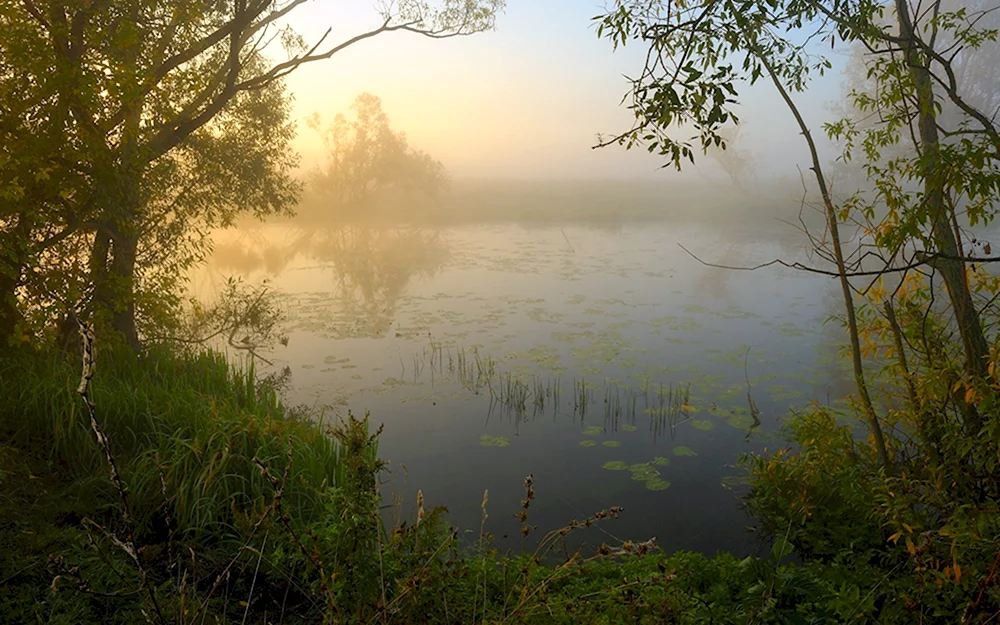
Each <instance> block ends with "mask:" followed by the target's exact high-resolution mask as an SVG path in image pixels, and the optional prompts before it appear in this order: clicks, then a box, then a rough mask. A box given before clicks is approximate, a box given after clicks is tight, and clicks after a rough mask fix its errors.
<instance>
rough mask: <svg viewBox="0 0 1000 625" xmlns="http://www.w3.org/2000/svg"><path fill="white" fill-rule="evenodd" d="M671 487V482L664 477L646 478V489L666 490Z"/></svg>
mask: <svg viewBox="0 0 1000 625" xmlns="http://www.w3.org/2000/svg"><path fill="white" fill-rule="evenodd" d="M668 488H670V482H668V481H667V480H665V479H663V478H659V477H654V478H653V479H651V480H646V490H666V489H668Z"/></svg>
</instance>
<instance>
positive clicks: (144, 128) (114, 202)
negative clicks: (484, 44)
mask: <svg viewBox="0 0 1000 625" xmlns="http://www.w3.org/2000/svg"><path fill="white" fill-rule="evenodd" d="M304 3H305V0H286V1H283V2H282V1H274V0H223V1H222V2H215V1H211V2H210V1H208V0H180V1H177V0H171V1H170V2H167V1H166V0H122V1H116V2H110V0H93V1H90V2H82V3H67V2H64V1H63V0H47V1H42V0H3V2H2V3H0V42H3V43H2V44H0V45H2V46H3V48H2V50H0V51H2V55H0V57H2V60H0V63H2V65H0V71H2V74H0V75H2V76H3V80H4V86H3V87H2V88H0V93H3V94H4V95H8V96H10V97H11V98H13V97H14V95H15V92H16V90H15V82H19V83H20V85H21V87H23V90H22V91H21V95H22V98H23V99H24V100H25V104H24V105H23V106H15V107H13V108H14V109H15V110H14V112H12V113H11V114H4V115H3V117H2V120H0V128H3V129H4V132H5V133H7V134H9V135H11V136H19V137H23V138H25V139H28V138H30V137H31V136H32V135H33V134H35V132H36V130H34V127H35V126H37V127H38V128H39V129H40V130H41V131H42V133H48V134H51V135H52V139H53V142H52V145H55V146H58V148H55V149H53V150H52V151H47V152H46V153H45V155H44V157H43V158H44V159H45V160H46V161H47V163H48V164H49V165H50V167H49V169H51V170H52V171H55V172H59V174H58V178H69V177H71V174H72V175H74V176H78V177H80V179H81V183H80V184H77V185H75V186H73V187H71V188H66V189H64V188H59V187H58V186H56V185H55V184H53V185H51V186H50V187H48V189H55V192H54V197H53V198H52V200H51V202H48V203H46V205H45V206H44V208H43V209H42V211H41V212H40V213H38V212H36V211H35V210H34V209H30V211H29V210H28V209H24V207H25V206H28V205H29V204H31V205H35V206H37V205H38V203H37V202H36V201H34V200H33V199H29V197H28V195H24V194H22V196H21V197H20V198H16V200H17V201H16V202H11V203H9V204H7V206H5V209H4V213H3V214H2V215H0V218H2V219H3V221H2V224H3V226H4V239H3V245H4V250H5V253H4V258H5V259H6V262H5V271H4V275H5V276H7V281H6V282H0V286H3V287H5V288H9V287H10V286H11V284H9V283H11V282H12V283H13V285H14V289H15V294H14V295H13V296H11V294H10V293H9V292H5V293H3V294H0V299H2V300H3V301H7V302H8V304H9V302H11V301H12V297H13V301H15V302H18V301H20V300H18V299H17V295H16V293H17V288H18V286H19V285H22V284H23V283H24V280H25V275H26V274H27V273H30V272H31V271H32V266H33V265H34V266H37V265H39V263H40V261H41V258H42V256H41V255H42V254H43V252H44V250H43V249H41V248H42V244H46V243H51V245H56V244H58V243H60V242H62V241H65V240H66V239H68V238H71V237H73V236H75V235H86V236H87V237H88V238H89V239H90V240H89V247H90V253H89V259H88V261H87V265H88V268H87V272H88V279H89V280H91V281H92V282H93V296H92V301H93V307H94V310H95V312H96V313H97V314H98V316H99V317H104V318H106V319H107V321H108V323H109V324H110V326H111V327H113V328H114V329H115V330H116V331H117V332H118V333H120V334H121V335H122V336H123V337H124V338H125V340H126V341H127V342H128V343H129V344H131V345H133V346H138V343H139V330H138V328H137V325H136V281H137V279H138V278H141V275H140V273H141V272H140V271H139V269H138V261H139V260H140V259H141V258H142V257H143V254H144V250H145V253H161V254H162V253H163V252H164V251H165V250H164V248H163V247H162V246H163V245H164V243H165V242H166V241H169V240H173V241H176V240H178V237H184V236H186V235H188V234H190V232H191V227H192V226H193V225H194V224H198V225H205V224H208V225H212V224H214V223H225V222H226V221H227V220H229V219H232V217H233V216H234V215H235V214H236V213H237V212H239V211H241V210H245V209H247V208H250V209H252V210H254V211H255V212H257V213H259V214H264V213H268V212H273V211H277V210H284V209H286V208H287V207H288V206H290V204H291V202H292V200H293V199H294V197H295V194H296V191H297V189H296V185H295V184H294V183H293V182H292V181H291V180H290V178H289V170H290V168H291V166H292V165H293V164H294V158H293V156H292V155H291V153H290V151H289V149H288V139H289V137H290V132H291V130H290V128H289V127H288V124H287V120H286V114H287V107H286V105H285V103H286V100H285V96H284V92H283V87H282V83H281V80H282V78H284V77H285V76H287V75H288V74H289V73H291V72H292V71H294V70H295V69H297V68H299V67H301V66H302V65H304V64H306V63H311V62H315V61H319V60H323V59H328V58H330V57H332V56H333V55H335V54H336V53H338V52H340V51H341V50H343V49H345V48H347V47H349V46H352V45H355V44H357V43H359V42H361V41H364V40H366V39H370V38H372V37H376V36H378V35H382V34H385V33H389V32H394V31H404V32H412V33H417V34H421V35H424V36H427V37H433V38H444V37H452V36H459V35H468V34H472V33H475V32H479V31H482V30H484V29H488V28H492V27H493V25H494V23H495V16H496V14H497V12H498V11H499V10H500V9H502V7H503V0H481V1H477V0H442V1H441V2H440V3H439V4H438V7H437V8H436V9H433V8H431V7H430V6H429V5H428V3H426V2H421V1H418V0H400V1H399V2H396V3H393V4H391V5H388V6H387V8H386V9H385V10H384V11H383V14H382V17H383V22H382V23H381V25H379V26H377V27H376V28H374V29H372V30H369V31H367V32H364V33H361V34H359V35H356V36H354V37H351V38H350V39H347V40H345V41H342V42H339V43H331V42H329V41H328V39H329V36H330V33H331V30H327V31H326V33H325V34H324V35H323V36H321V37H320V38H319V39H318V40H317V41H315V42H311V43H306V42H305V41H303V40H302V38H301V37H298V36H297V35H296V34H295V33H294V32H292V31H290V30H289V29H288V28H287V27H279V25H280V24H281V23H283V21H285V20H287V19H288V18H289V17H290V16H291V15H293V14H294V12H295V11H296V10H297V9H299V8H300V7H302V6H303V5H304ZM15 42H16V43H15ZM276 42H277V43H276ZM279 44H280V46H281V47H283V48H284V50H285V56H286V58H285V59H284V60H273V59H272V55H273V53H274V52H276V51H277V50H276V46H278V45H279ZM11 81H15V82H11ZM5 104H6V102H5ZM220 157H221V158H220ZM21 164H22V166H20V167H18V168H15V169H16V170H17V171H22V172H27V171H29V170H31V169H34V168H35V167H34V166H28V165H27V164H25V161H24V160H22V161H21ZM206 165H207V166H209V167H208V168H207V169H206ZM19 179H21V178H19ZM22 180H23V179H22ZM22 186H24V185H23V184H22ZM67 190H68V191H69V192H68V193H67V192H66V191H67ZM39 193H42V191H39ZM45 193H50V191H49V190H46V191H45ZM50 194H52V193H50ZM29 195H30V194H29ZM19 207H20V208H19ZM26 211H27V212H26ZM28 214H30V215H36V216H37V217H38V219H37V220H34V221H32V220H25V219H22V216H24V215H28ZM60 217H61V220H60ZM59 221H61V222H62V223H61V226H62V228H61V229H60V230H59V231H58V232H57V233H55V235H54V236H55V237H56V238H55V239H52V237H46V232H47V231H48V230H51V229H52V225H51V224H53V223H56V222H59ZM147 244H148V245H147ZM7 250H15V252H13V253H11V252H8V251H7ZM16 250H20V251H16ZM77 260H79V259H77ZM143 269H145V268H143ZM4 325H9V322H5V324H4ZM2 329H3V327H2V326H0V330H2ZM2 338H5V337H2V336H0V339H2Z"/></svg>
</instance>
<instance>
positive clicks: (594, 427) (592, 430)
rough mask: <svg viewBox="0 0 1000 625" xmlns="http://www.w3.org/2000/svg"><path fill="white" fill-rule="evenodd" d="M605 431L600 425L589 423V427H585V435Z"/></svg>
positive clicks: (594, 434)
mask: <svg viewBox="0 0 1000 625" xmlns="http://www.w3.org/2000/svg"><path fill="white" fill-rule="evenodd" d="M603 431H604V428H602V427H601V426H599V425H588V426H587V427H585V428H583V435H584V436H597V435H598V434H600V433H601V432H603Z"/></svg>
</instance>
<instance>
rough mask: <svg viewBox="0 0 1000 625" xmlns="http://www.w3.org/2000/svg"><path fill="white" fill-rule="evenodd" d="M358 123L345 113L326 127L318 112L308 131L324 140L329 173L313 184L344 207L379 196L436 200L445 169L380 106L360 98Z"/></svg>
mask: <svg viewBox="0 0 1000 625" xmlns="http://www.w3.org/2000/svg"><path fill="white" fill-rule="evenodd" d="M351 111H352V112H353V113H354V119H353V120H348V119H347V117H345V116H344V115H343V114H342V113H338V114H337V116H336V117H334V119H333V122H332V123H330V124H329V125H328V126H326V127H325V128H324V127H323V123H322V119H321V118H320V116H319V114H318V113H314V114H313V115H312V117H310V118H309V120H308V122H307V123H308V124H309V127H310V128H312V129H313V130H315V131H316V132H317V133H319V135H320V136H321V137H322V138H323V143H324V145H325V146H326V150H327V164H326V167H325V169H321V170H318V171H316V172H315V173H314V174H313V184H314V185H315V187H316V189H317V190H318V191H319V192H320V193H321V194H323V195H326V196H329V197H330V198H332V199H333V200H334V202H335V203H337V204H338V205H341V206H350V205H356V204H362V203H365V202H367V201H369V200H370V199H372V197H373V196H375V195H376V194H378V193H379V192H380V191H387V190H397V191H401V192H403V193H405V194H410V193H414V192H419V193H422V194H424V195H426V196H429V197H431V198H436V197H438V196H439V195H440V193H441V192H442V191H443V190H444V188H445V187H446V186H447V183H448V179H447V175H446V173H445V170H444V166H443V165H442V164H441V163H440V162H439V161H436V160H434V159H433V158H431V156H430V155H429V154H427V153H426V152H422V151H420V150H415V149H413V148H411V147H410V146H409V144H408V142H407V140H406V135H404V134H403V133H402V132H398V131H395V130H393V129H392V128H391V127H390V125H389V118H388V116H387V115H386V114H385V112H384V111H383V110H382V101H381V100H380V99H379V98H377V97H376V96H374V95H371V94H370V93H362V94H361V95H359V96H358V97H357V98H355V99H354V103H353V104H352V105H351Z"/></svg>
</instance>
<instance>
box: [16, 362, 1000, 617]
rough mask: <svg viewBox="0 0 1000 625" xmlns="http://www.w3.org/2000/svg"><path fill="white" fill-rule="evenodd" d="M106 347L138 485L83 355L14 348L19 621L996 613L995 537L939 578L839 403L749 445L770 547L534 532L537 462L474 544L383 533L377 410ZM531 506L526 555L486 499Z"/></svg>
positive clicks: (579, 523) (105, 365) (413, 515)
mask: <svg viewBox="0 0 1000 625" xmlns="http://www.w3.org/2000/svg"><path fill="white" fill-rule="evenodd" d="M97 363H98V365H97V366H98V368H97V370H96V374H95V376H94V378H93V381H92V386H91V387H90V397H91V399H92V400H93V402H94V405H95V406H96V409H95V415H96V417H97V420H98V424H99V427H98V429H99V431H100V432H101V434H102V435H103V436H106V440H107V443H108V449H109V450H110V451H111V455H112V459H113V460H114V462H115V464H116V466H117V468H118V469H119V471H120V474H121V478H122V481H123V483H124V485H125V487H126V492H124V493H123V492H121V491H119V489H118V488H116V486H115V484H114V481H113V480H112V478H111V475H110V473H109V462H108V459H107V457H106V456H105V453H104V450H103V448H102V446H101V445H99V444H98V442H97V437H96V436H95V431H94V430H93V428H92V424H91V421H90V416H89V414H88V410H87V406H86V404H85V403H84V402H83V401H82V399H81V398H80V397H79V396H78V395H77V394H76V392H75V390H76V388H77V385H78V383H79V378H80V367H79V362H78V359H77V358H76V357H73V356H69V357H66V356H63V355H60V354H57V353H41V352H35V353H19V354H16V355H6V356H4V357H3V359H2V360H0V380H2V381H3V388H4V391H5V395H4V400H3V402H2V405H0V441H2V442H0V509H2V510H3V511H4V514H3V517H2V520H0V545H2V547H0V622H11V623H35V622H38V623H97V622H102V623H138V622H152V623H321V622H330V623H829V622H838V623H847V622H851V623H876V622H879V623H909V622H916V621H914V617H915V616H918V615H919V616H920V620H922V621H923V622H925V623H927V622H942V623H945V622H948V623H952V622H961V621H960V620H956V619H955V616H956V615H959V616H960V613H961V611H962V610H963V608H964V609H966V610H967V611H968V607H969V606H970V605H971V604H972V602H973V601H976V604H975V611H974V612H973V613H972V614H973V615H974V617H975V618H976V619H978V620H967V622H983V623H985V622H988V620H987V617H988V615H989V613H990V612H989V611H990V610H992V609H993V607H994V606H995V605H996V597H997V592H996V590H995V588H994V587H993V586H992V584H993V582H992V579H990V578H989V577H988V574H989V570H988V563H989V556H990V554H989V553H987V549H986V548H985V546H984V545H988V544H989V540H991V539H992V537H994V536H995V535H996V533H995V532H994V533H993V534H989V535H987V534H986V533H983V534H982V535H980V536H979V540H978V542H976V543H975V544H976V545H979V546H980V547H982V549H981V550H980V551H981V553H977V554H976V558H975V559H974V560H972V559H971V558H966V559H965V560H963V561H964V562H974V564H972V563H970V564H967V565H966V566H968V567H969V568H968V569H966V570H967V573H966V574H965V577H964V580H965V581H964V582H963V581H962V579H961V577H959V578H958V579H956V575H955V574H954V573H952V574H951V577H950V579H948V580H946V581H947V583H945V582H942V583H940V584H935V583H932V582H933V580H931V583H927V582H921V580H920V578H919V577H916V576H915V575H914V574H913V571H912V569H911V565H912V557H913V556H912V554H911V553H909V551H908V547H907V546H906V545H907V542H906V541H902V542H900V541H893V540H890V538H891V537H888V536H887V535H886V534H887V529H886V527H885V525H884V524H883V523H881V522H880V521H879V519H878V518H877V517H876V516H875V514H874V513H873V512H872V510H873V508H872V506H871V505H870V503H871V501H872V500H875V499H877V497H879V496H880V494H879V490H878V489H879V482H878V480H877V479H876V477H877V473H872V472H869V471H866V470H865V466H866V463H867V462H869V461H870V458H866V452H865V449H864V446H863V445H857V446H855V444H854V443H853V442H852V441H853V439H852V438H851V437H849V436H848V437H846V438H845V437H844V436H843V431H842V430H839V429H838V426H837V425H836V424H835V423H834V420H833V419H832V418H830V419H827V418H826V417H825V416H824V415H823V413H821V412H820V413H817V414H815V415H812V416H803V417H801V418H800V419H799V420H798V421H796V422H795V423H797V424H798V425H797V426H796V427H795V428H793V429H791V430H790V431H789V435H790V436H791V437H792V438H793V439H795V440H796V442H797V444H798V446H799V449H800V452H799V453H798V454H791V455H787V454H784V453H782V454H777V455H772V456H768V457H762V458H751V459H749V460H748V467H749V469H750V470H751V473H752V475H753V478H754V491H755V495H754V497H752V498H751V506H752V508H753V509H754V511H755V512H757V513H758V514H759V515H761V518H762V520H763V523H762V524H763V526H764V527H765V528H766V529H769V530H770V532H771V534H772V535H773V536H774V537H775V541H774V548H773V549H772V550H771V553H770V555H769V556H768V557H764V558H747V559H743V560H737V559H736V558H734V557H732V556H731V555H728V554H718V555H716V556H714V557H708V556H706V555H702V554H694V553H674V554H665V553H663V552H662V551H660V550H659V549H658V548H656V546H655V544H653V543H648V542H647V543H642V542H635V543H633V542H627V543H625V544H615V545H602V546H598V547H594V548H593V549H592V550H591V551H589V552H573V551H572V550H571V549H567V548H566V543H565V542H564V540H565V539H566V538H567V537H571V536H572V534H573V532H574V531H576V530H577V529H579V528H581V527H587V526H590V525H593V524H595V523H601V524H603V523H614V518H615V517H616V516H618V515H619V514H620V513H621V511H619V510H617V509H613V508H612V509H609V510H604V511H595V513H594V514H593V515H592V516H590V517H588V518H585V519H577V520H574V521H569V520H568V522H567V525H566V526H565V527H562V528H541V529H538V528H535V527H534V526H533V525H532V523H531V506H532V502H533V501H534V499H535V497H536V493H535V485H534V484H533V483H532V481H531V479H530V477H529V478H528V479H526V480H525V484H524V488H525V498H524V501H523V502H522V504H521V508H520V509H519V510H514V511H511V510H494V509H493V508H492V507H491V505H490V503H489V498H488V494H485V493H484V497H483V501H482V509H483V524H482V526H481V527H479V528H474V530H477V531H478V534H477V535H478V540H476V541H473V542H472V543H469V542H466V541H463V540H460V539H459V538H458V537H459V536H460V535H461V533H460V532H459V531H458V530H456V529H455V528H450V527H448V526H447V524H446V519H445V517H444V510H443V509H442V508H434V507H432V505H431V502H424V501H423V500H422V497H421V498H420V499H419V500H418V502H417V506H416V508H415V509H413V510H409V511H404V514H403V515H402V516H403V517H404V518H408V521H407V522H406V523H404V524H403V525H401V526H399V527H395V528H386V527H384V526H383V525H382V521H381V520H380V519H381V518H382V515H381V514H380V507H381V505H382V501H381V499H380V498H379V496H378V494H377V493H378V488H377V484H378V476H379V473H380V472H381V470H382V465H381V463H380V461H379V460H378V459H377V453H376V452H377V434H378V433H371V432H369V429H368V424H367V419H357V418H354V417H353V416H347V417H346V419H345V420H344V421H340V422H338V424H337V427H335V428H332V429H331V428H328V427H327V426H326V425H324V424H322V423H317V422H315V421H312V420H308V419H303V418H297V417H296V416H295V415H294V413H293V412H291V411H289V410H287V409H286V407H285V406H283V405H282V403H281V401H280V400H279V398H278V394H277V392H276V390H275V388H274V385H273V384H270V383H268V382H267V381H265V382H263V383H262V382H261V381H259V380H257V379H255V375H254V371H253V370H252V369H250V370H245V371H240V370H237V369H233V368H231V367H230V366H229V365H228V364H227V363H226V362H225V361H224V360H223V359H222V358H221V357H219V356H218V355H215V354H211V353H202V354H198V355H188V356H179V355H176V354H173V353H170V352H167V351H158V350H153V351H151V352H149V353H147V354H145V355H141V356H134V355H127V354H123V353H115V352H112V353H103V354H100V355H99V359H98V361H97ZM314 416H315V415H314ZM845 459H850V463H847V461H846V460H845ZM835 461H836V462H840V463H841V464H839V465H836V466H835V465H834V464H830V463H833V462H835ZM873 476H875V477H873ZM539 496H541V497H544V496H545V495H544V493H543V494H541V495H539ZM816 502H822V503H823V506H825V507H824V508H822V509H820V510H819V512H818V513H817V512H815V509H816V506H815V504H816ZM444 503H447V502H444ZM810 506H813V510H814V512H812V513H809V512H808V511H809V507H810ZM966 512H967V513H970V514H971V512H972V510H971V509H970V508H969V507H967V508H966ZM514 513H516V515H517V516H519V518H521V521H522V528H523V532H524V534H525V535H526V537H527V538H528V540H527V544H528V545H529V550H528V551H526V552H525V553H517V554H501V553H498V552H497V551H496V550H495V549H493V548H492V545H491V541H490V536H489V525H490V522H489V516H490V515H491V514H502V515H506V514H514ZM629 513H639V512H632V511H629ZM980 524H981V527H982V528H983V529H984V530H985V531H990V526H989V521H988V519H986V518H985V517H984V518H981V519H980ZM910 544H912V543H910ZM921 548H923V547H921ZM793 551H794V552H798V554H799V556H800V560H801V561H802V562H800V563H792V562H790V556H791V555H792V554H793ZM915 551H916V547H914V552H915ZM964 553H966V554H967V553H968V551H966V552H964ZM984 563H985V564H984ZM984 567H985V568H984ZM939 569H940V567H939ZM942 575H943V574H942ZM977 599H978V600H977ZM980 617H981V618H980Z"/></svg>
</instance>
